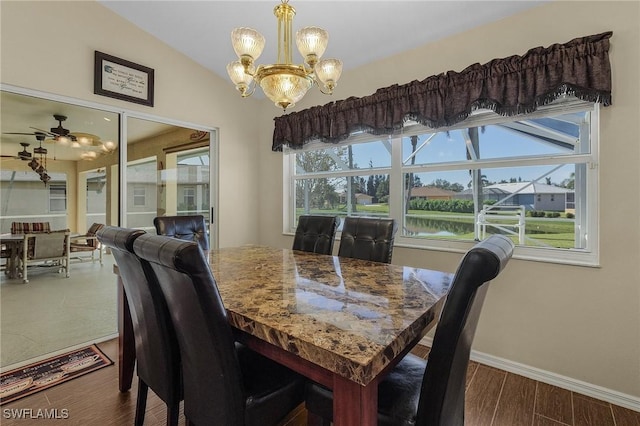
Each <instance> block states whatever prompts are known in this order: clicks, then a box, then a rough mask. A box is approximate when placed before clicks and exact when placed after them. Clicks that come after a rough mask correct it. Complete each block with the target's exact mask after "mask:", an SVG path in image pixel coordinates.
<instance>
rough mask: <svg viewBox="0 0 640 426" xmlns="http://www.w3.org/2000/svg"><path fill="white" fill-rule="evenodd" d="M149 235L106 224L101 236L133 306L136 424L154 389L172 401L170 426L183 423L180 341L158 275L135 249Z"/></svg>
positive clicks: (99, 239) (130, 307) (168, 416)
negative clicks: (156, 278)
mask: <svg viewBox="0 0 640 426" xmlns="http://www.w3.org/2000/svg"><path fill="white" fill-rule="evenodd" d="M144 234H145V232H144V231H142V230H136V229H125V228H118V227H115V226H104V227H102V228H101V229H100V230H99V231H98V233H97V238H98V241H100V243H101V244H104V245H105V246H106V247H109V248H110V249H111V253H112V254H113V257H114V259H115V261H116V264H117V265H118V273H119V275H120V278H121V280H122V284H123V286H124V290H125V293H126V297H127V301H128V303H129V309H130V310H131V320H132V323H133V336H134V340H135V348H136V359H137V366H136V370H137V373H138V399H137V402H136V414H135V425H137V426H141V425H142V424H143V423H144V417H145V410H146V401H147V393H148V389H149V388H151V390H152V391H153V392H154V393H155V394H156V395H158V397H159V398H160V399H162V400H163V401H164V402H165V403H166V405H167V425H177V424H178V416H179V414H180V401H181V400H182V379H181V372H180V353H179V349H178V341H177V340H176V336H175V332H174V329H173V324H172V323H171V318H170V317H169V311H168V309H167V305H166V302H165V301H164V297H163V296H162V293H161V292H160V288H159V287H158V285H157V283H155V275H154V274H153V272H152V271H150V270H149V268H148V267H145V266H144V264H143V263H142V262H141V261H140V259H138V257H137V256H136V255H135V254H134V253H133V242H134V241H135V240H136V239H137V238H139V237H140V236H141V235H144Z"/></svg>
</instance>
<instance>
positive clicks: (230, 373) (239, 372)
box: [133, 234, 304, 426]
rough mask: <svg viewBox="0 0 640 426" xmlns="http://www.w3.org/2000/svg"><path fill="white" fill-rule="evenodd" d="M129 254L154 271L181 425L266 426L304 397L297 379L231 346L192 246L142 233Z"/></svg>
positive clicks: (212, 285) (207, 273)
mask: <svg viewBox="0 0 640 426" xmlns="http://www.w3.org/2000/svg"><path fill="white" fill-rule="evenodd" d="M133 249H134V252H135V253H136V254H137V255H138V257H140V258H141V259H142V260H143V262H147V263H148V265H150V267H151V269H152V270H153V271H154V273H155V275H156V277H157V282H158V283H159V286H160V288H161V289H162V293H163V294H164V297H165V300H166V301H167V305H168V307H169V312H170V314H171V318H172V320H173V324H174V327H175V330H176V334H177V336H178V345H179V347H180V355H181V359H182V373H183V381H184V414H185V417H186V418H187V420H188V422H189V424H195V425H197V426H205V425H225V426H234V425H249V426H253V425H256V426H257V425H260V426H268V425H274V424H276V423H277V422H279V421H280V420H281V419H282V418H284V417H285V416H286V415H287V414H288V413H289V412H290V411H292V410H293V409H294V408H295V407H297V406H298V405H299V404H300V403H301V402H302V401H303V399H304V380H303V379H302V377H301V376H299V375H297V374H296V373H294V372H292V371H291V370H289V369H288V368H286V367H284V366H282V365H280V364H277V363H275V362H272V361H271V360H269V359H267V358H265V357H263V356H261V355H259V354H258V353H256V352H253V351H251V350H249V349H248V348H246V347H245V346H242V345H236V344H235V342H234V336H233V332H232V329H231V325H230V324H229V322H228V320H227V312H226V310H225V307H224V305H223V303H222V299H221V298H220V294H219V292H218V287H217V285H216V281H215V279H214V277H213V275H212V274H211V270H210V269H209V265H208V263H207V260H206V259H205V257H204V254H203V252H202V250H200V249H199V248H198V245H197V244H196V243H193V242H185V241H180V240H177V239H173V238H167V237H164V236H157V235H148V234H147V235H142V236H140V237H139V238H137V239H136V240H135V242H134V244H133Z"/></svg>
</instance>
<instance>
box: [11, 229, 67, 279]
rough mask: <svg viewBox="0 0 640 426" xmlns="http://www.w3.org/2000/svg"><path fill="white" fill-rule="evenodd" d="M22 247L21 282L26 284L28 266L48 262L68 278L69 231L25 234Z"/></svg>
mask: <svg viewBox="0 0 640 426" xmlns="http://www.w3.org/2000/svg"><path fill="white" fill-rule="evenodd" d="M23 241H24V242H23V246H22V259H21V261H20V262H21V263H20V271H21V273H22V282H23V283H28V282H29V279H28V277H27V270H28V266H29V265H32V264H35V263H46V262H50V264H51V266H57V267H58V272H62V271H64V272H65V276H66V277H67V278H69V231H67V230H64V231H52V232H49V233H37V234H25V235H24V240H23Z"/></svg>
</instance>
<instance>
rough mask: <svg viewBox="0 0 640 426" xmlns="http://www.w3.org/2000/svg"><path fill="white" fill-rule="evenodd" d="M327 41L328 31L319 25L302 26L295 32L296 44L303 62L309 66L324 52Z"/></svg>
mask: <svg viewBox="0 0 640 426" xmlns="http://www.w3.org/2000/svg"><path fill="white" fill-rule="evenodd" d="M328 43H329V33H327V32H326V31H325V30H323V29H322V28H319V27H304V28H301V29H299V30H298V32H297V33H296V45H297V46H298V50H299V51H300V54H301V55H302V57H303V58H304V60H305V62H306V63H307V64H309V65H310V66H312V67H313V66H314V65H315V63H316V62H317V61H318V60H319V59H320V57H321V56H322V55H323V54H324V51H325V50H326V48H327V44H328Z"/></svg>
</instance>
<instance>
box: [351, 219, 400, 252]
mask: <svg viewBox="0 0 640 426" xmlns="http://www.w3.org/2000/svg"><path fill="white" fill-rule="evenodd" d="M397 230H398V226H397V225H396V221H395V220H394V219H390V218H386V217H384V218H377V217H355V216H347V217H346V218H345V219H344V225H343V226H342V235H341V237H340V248H339V249H338V256H341V257H352V258H355V259H362V260H371V261H374V262H383V263H391V255H392V254H393V239H394V238H395V234H396V231H397Z"/></svg>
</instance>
